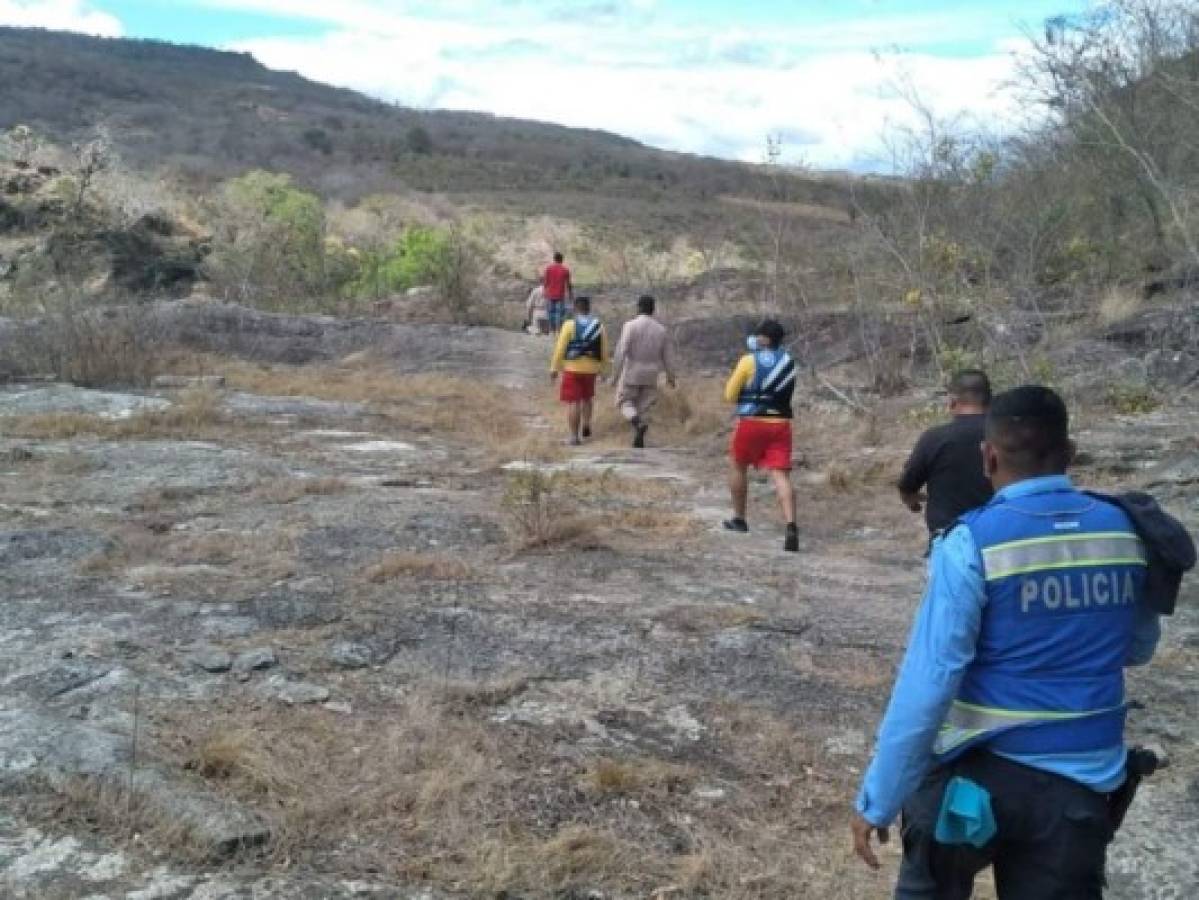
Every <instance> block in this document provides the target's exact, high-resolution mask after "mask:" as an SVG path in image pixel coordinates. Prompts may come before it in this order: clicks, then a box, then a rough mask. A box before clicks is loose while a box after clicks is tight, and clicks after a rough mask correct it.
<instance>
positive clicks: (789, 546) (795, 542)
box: [783, 525, 799, 553]
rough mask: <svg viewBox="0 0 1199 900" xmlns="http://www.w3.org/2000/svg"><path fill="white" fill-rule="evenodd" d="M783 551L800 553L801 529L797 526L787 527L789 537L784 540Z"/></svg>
mask: <svg viewBox="0 0 1199 900" xmlns="http://www.w3.org/2000/svg"><path fill="white" fill-rule="evenodd" d="M783 549H784V550H785V551H787V552H788V553H798V552H799V529H798V528H796V527H795V525H788V526H787V536H786V537H785V538H783Z"/></svg>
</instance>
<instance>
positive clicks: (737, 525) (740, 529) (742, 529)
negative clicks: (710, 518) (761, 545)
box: [720, 519, 749, 534]
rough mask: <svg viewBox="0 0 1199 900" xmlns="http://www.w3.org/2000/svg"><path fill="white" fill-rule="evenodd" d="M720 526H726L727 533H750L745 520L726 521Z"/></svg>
mask: <svg viewBox="0 0 1199 900" xmlns="http://www.w3.org/2000/svg"><path fill="white" fill-rule="evenodd" d="M720 524H721V525H723V526H724V530H725V531H735V532H737V534H745V533H746V532H748V531H749V524H748V523H747V522H746V521H745V520H744V519H725V520H724V521H723V522H721V523H720Z"/></svg>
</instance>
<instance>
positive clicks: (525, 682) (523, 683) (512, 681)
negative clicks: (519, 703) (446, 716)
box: [439, 674, 533, 707]
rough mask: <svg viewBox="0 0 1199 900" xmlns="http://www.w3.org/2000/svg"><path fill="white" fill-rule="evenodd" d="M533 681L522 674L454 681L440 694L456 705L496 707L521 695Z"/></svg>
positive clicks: (449, 702) (446, 700) (442, 689)
mask: <svg viewBox="0 0 1199 900" xmlns="http://www.w3.org/2000/svg"><path fill="white" fill-rule="evenodd" d="M532 683H533V679H532V678H530V677H529V676H527V675H521V674H513V675H506V676H504V677H502V678H496V679H491V680H487V681H454V682H450V683H448V684H446V685H444V686H443V687H442V688H441V691H440V692H439V695H440V696H441V697H442V698H443V699H444V700H445V702H447V703H448V704H450V705H452V706H456V707H495V706H502V705H504V704H505V703H507V702H508V701H509V700H513V699H515V698H516V697H519V696H520V695H521V694H523V693H524V692H525V691H527V690H528V689H529V686H530V685H532Z"/></svg>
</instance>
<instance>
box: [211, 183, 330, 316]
mask: <svg viewBox="0 0 1199 900" xmlns="http://www.w3.org/2000/svg"><path fill="white" fill-rule="evenodd" d="M213 218H214V221H215V222H216V223H217V233H216V235H215V236H214V241H213V252H212V255H211V257H210V259H209V261H208V265H207V269H208V274H209V275H210V277H211V278H212V280H213V281H214V282H215V283H216V284H217V285H218V286H219V287H221V288H223V289H224V291H225V293H226V294H227V295H231V297H232V298H233V299H237V300H240V301H243V302H250V303H257V304H260V305H263V306H282V305H285V304H288V305H290V304H295V303H296V302H297V301H302V300H305V299H312V298H317V297H322V296H325V295H327V294H329V293H331V287H332V286H331V285H330V284H329V279H328V277H327V269H326V259H325V249H326V248H325V208H324V205H323V204H322V203H321V200H320V198H319V197H317V196H315V195H314V194H310V193H308V192H307V191H303V190H301V189H300V188H297V187H295V186H294V185H293V184H292V182H291V176H289V175H281V174H276V173H273V172H263V171H254V172H249V173H247V174H245V175H243V176H241V177H240V178H235V179H234V180H232V181H230V182H229V183H228V184H227V185H226V186H225V190H224V192H223V195H222V198H221V200H220V204H219V209H218V210H216V215H214V217H213Z"/></svg>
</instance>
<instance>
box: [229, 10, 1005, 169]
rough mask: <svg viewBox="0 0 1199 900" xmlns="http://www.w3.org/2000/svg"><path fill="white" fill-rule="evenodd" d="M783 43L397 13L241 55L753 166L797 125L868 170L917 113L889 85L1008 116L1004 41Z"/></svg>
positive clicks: (384, 91) (838, 161)
mask: <svg viewBox="0 0 1199 900" xmlns="http://www.w3.org/2000/svg"><path fill="white" fill-rule="evenodd" d="M863 28H864V26H863ZM583 32H586V34H584V33H583ZM871 34H873V32H871ZM788 37H789V36H788V35H782V36H779V35H771V36H764V35H761V34H754V33H742V34H737V33H729V34H725V35H712V34H710V33H697V32H689V31H686V30H684V29H676V30H673V31H672V30H671V29H670V28H667V27H662V28H655V29H654V32H653V34H652V35H646V36H642V35H639V34H637V33H635V32H633V33H630V32H628V31H626V30H623V29H618V28H614V27H613V28H603V27H594V26H593V27H590V28H588V27H586V26H583V25H562V24H546V25H538V24H531V23H529V22H528V21H524V22H523V23H522V24H521V26H520V27H511V28H508V27H500V26H494V25H490V24H487V23H478V22H474V23H472V22H467V21H461V20H432V19H426V18H422V17H418V16H394V15H393V16H392V17H391V18H390V20H389V23H388V28H387V29H386V30H382V29H379V30H370V31H367V30H363V29H358V28H340V29H335V30H333V31H331V32H329V33H328V34H326V35H324V36H323V37H321V38H318V39H289V38H277V39H265V40H256V41H248V42H245V43H243V44H239V45H238V49H244V50H249V51H251V52H252V53H254V55H255V56H256V57H258V58H259V59H260V60H261V61H262V62H264V63H265V64H266V65H268V66H271V67H274V68H281V69H288V70H294V71H298V72H300V73H302V74H304V75H306V76H308V77H311V78H314V79H316V80H319V81H324V82H329V83H333V84H338V85H344V86H347V87H352V88H355V89H357V90H360V91H363V92H365V93H368V94H372V95H374V96H379V97H384V98H387V99H392V100H399V101H400V102H403V103H405V104H409V105H413V106H418V107H423V108H452V109H467V110H479V111H485V112H492V113H495V114H497V115H501V116H515V117H520V118H530V119H541V120H546V121H551V122H557V123H560V124H564V125H572V126H578V127H590V128H601V129H605V130H608V131H614V132H616V133H619V134H624V135H628V136H630V137H634V138H637V139H639V140H642V141H645V142H646V143H649V144H652V145H654V146H659V147H664V148H667V149H672V150H682V151H687V152H697V153H708V154H714V155H720V156H729V157H734V158H738V159H745V160H759V159H760V158H761V156H762V152H763V150H764V146H765V141H766V136H767V135H768V134H773V133H779V132H782V133H789V134H791V135H793V136H794V138H793V139H792V141H790V146H788V147H786V151H787V153H788V155H789V156H790V157H792V158H802V159H803V160H804V161H806V162H808V163H810V164H812V165H816V166H820V167H829V168H836V167H844V166H850V165H854V166H860V165H862V164H863V160H864V159H866V158H867V157H869V156H871V155H872V154H877V151H878V148H879V138H880V135H881V133H882V131H883V130H884V128H885V127H886V126H887V125H888V124H889V123H892V124H902V123H905V122H912V121H913V120H914V115H913V111H912V110H911V109H910V107H909V104H908V103H907V101H905V100H904V99H902V98H901V97H900V96H898V95H897V94H896V92H895V91H894V90H889V89H888V87H889V85H891V84H892V83H893V82H894V80H895V79H896V78H898V77H901V76H902V77H903V78H904V80H905V81H906V82H908V83H910V84H911V85H913V86H914V87H915V88H916V89H917V91H918V92H919V94H920V96H921V98H922V99H923V100H924V102H926V103H927V104H928V105H929V106H930V107H931V108H933V109H934V110H936V111H937V112H938V113H941V114H944V115H954V114H957V113H959V112H962V111H968V112H970V113H971V114H973V115H975V116H978V117H979V118H981V119H984V120H986V121H988V122H989V123H991V124H994V123H996V122H1002V121H1011V120H1012V119H1013V118H1014V115H1015V110H1014V106H1013V104H1012V102H1011V99H1010V97H1009V96H1008V95H1007V93H1006V92H1005V91H1004V90H1003V89H1002V85H1003V82H1004V81H1005V80H1006V79H1007V78H1008V77H1010V75H1011V73H1012V70H1013V62H1012V57H1011V54H1010V53H1008V52H1006V51H1005V50H1002V49H1000V48H998V47H997V48H996V49H995V50H994V51H993V52H991V53H988V54H986V55H983V56H978V57H939V56H935V55H932V54H929V53H910V54H902V55H900V54H894V53H892V54H883V55H879V54H876V53H873V52H871V51H870V50H869V49H868V48H867V47H866V46H865V44H866V40H865V38H863V40H862V41H861V43H862V44H863V46H860V47H859V46H855V43H857V41H856V40H849V39H846V40H845V41H844V42H843V43H844V44H845V46H840V45H838V44H837V42H833V41H830V42H829V44H830V45H831V48H830V47H825V48H822V49H814V48H813V38H812V37H811V36H810V35H808V36H804V37H803V39H802V40H799V39H796V40H788ZM815 43H817V44H818V43H819V42H815ZM749 51H753V52H749ZM800 140H802V144H800V143H799V141H800Z"/></svg>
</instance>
